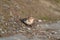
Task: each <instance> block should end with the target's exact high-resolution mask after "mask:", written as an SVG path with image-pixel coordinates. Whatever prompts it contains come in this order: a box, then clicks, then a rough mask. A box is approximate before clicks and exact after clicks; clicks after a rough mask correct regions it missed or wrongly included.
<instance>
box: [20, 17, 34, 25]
mask: <svg viewBox="0 0 60 40" xmlns="http://www.w3.org/2000/svg"><path fill="white" fill-rule="evenodd" d="M34 20H35V18H34V17H28V18H24V19H22V20H21V21H22V22H23V23H24V24H25V25H29V26H31V25H32V24H33V23H34Z"/></svg>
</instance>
